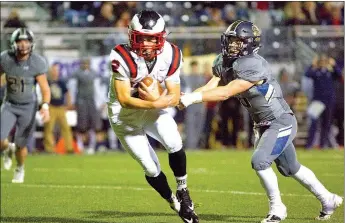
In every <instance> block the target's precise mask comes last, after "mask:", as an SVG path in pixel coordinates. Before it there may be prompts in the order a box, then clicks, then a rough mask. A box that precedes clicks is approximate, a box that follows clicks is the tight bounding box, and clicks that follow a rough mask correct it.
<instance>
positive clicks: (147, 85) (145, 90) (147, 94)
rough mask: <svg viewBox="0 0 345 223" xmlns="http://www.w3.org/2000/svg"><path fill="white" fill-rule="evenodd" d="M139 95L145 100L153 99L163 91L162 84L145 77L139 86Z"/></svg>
mask: <svg viewBox="0 0 345 223" xmlns="http://www.w3.org/2000/svg"><path fill="white" fill-rule="evenodd" d="M138 91H139V97H140V98H141V99H143V100H146V101H155V100H157V99H158V98H159V96H160V95H161V94H162V93H163V91H164V89H163V87H162V85H161V84H160V83H159V82H158V81H157V80H155V79H153V78H152V77H149V76H147V77H145V78H144V79H142V80H141V82H140V86H139V89H138Z"/></svg>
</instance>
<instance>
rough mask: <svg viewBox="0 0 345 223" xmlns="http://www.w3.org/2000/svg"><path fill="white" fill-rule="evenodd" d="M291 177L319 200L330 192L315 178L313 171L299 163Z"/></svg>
mask: <svg viewBox="0 0 345 223" xmlns="http://www.w3.org/2000/svg"><path fill="white" fill-rule="evenodd" d="M293 178H294V179H295V180H297V181H298V182H299V183H300V184H302V185H303V186H304V187H305V188H307V189H308V190H309V191H310V192H311V193H313V194H314V195H315V196H316V198H317V199H319V200H322V199H326V198H327V197H328V196H329V194H330V192H329V191H328V190H327V189H326V188H325V187H324V186H323V185H322V183H321V182H320V181H319V180H318V179H317V178H316V176H315V174H314V173H313V171H311V170H310V169H308V168H307V167H305V166H302V165H301V167H300V169H299V170H298V172H297V173H296V174H295V175H293Z"/></svg>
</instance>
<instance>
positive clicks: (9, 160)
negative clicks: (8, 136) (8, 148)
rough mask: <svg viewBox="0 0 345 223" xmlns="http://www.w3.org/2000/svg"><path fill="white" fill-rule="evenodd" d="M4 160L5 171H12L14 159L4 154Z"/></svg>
mask: <svg viewBox="0 0 345 223" xmlns="http://www.w3.org/2000/svg"><path fill="white" fill-rule="evenodd" d="M3 160H4V169H5V170H10V169H11V167H12V157H10V156H9V155H8V152H5V153H4V157H3Z"/></svg>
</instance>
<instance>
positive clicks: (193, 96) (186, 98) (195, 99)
mask: <svg viewBox="0 0 345 223" xmlns="http://www.w3.org/2000/svg"><path fill="white" fill-rule="evenodd" d="M200 102H202V93H201V92H193V93H190V94H185V95H182V96H181V103H182V104H183V105H184V106H185V107H188V106H189V105H191V104H196V103H200Z"/></svg>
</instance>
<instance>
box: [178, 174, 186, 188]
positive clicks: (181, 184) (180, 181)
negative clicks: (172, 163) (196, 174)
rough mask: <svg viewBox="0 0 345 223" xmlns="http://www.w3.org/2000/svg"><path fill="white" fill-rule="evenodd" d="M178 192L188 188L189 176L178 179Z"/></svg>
mask: <svg viewBox="0 0 345 223" xmlns="http://www.w3.org/2000/svg"><path fill="white" fill-rule="evenodd" d="M176 183H177V190H182V189H184V188H187V174H186V175H184V176H183V177H176Z"/></svg>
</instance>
